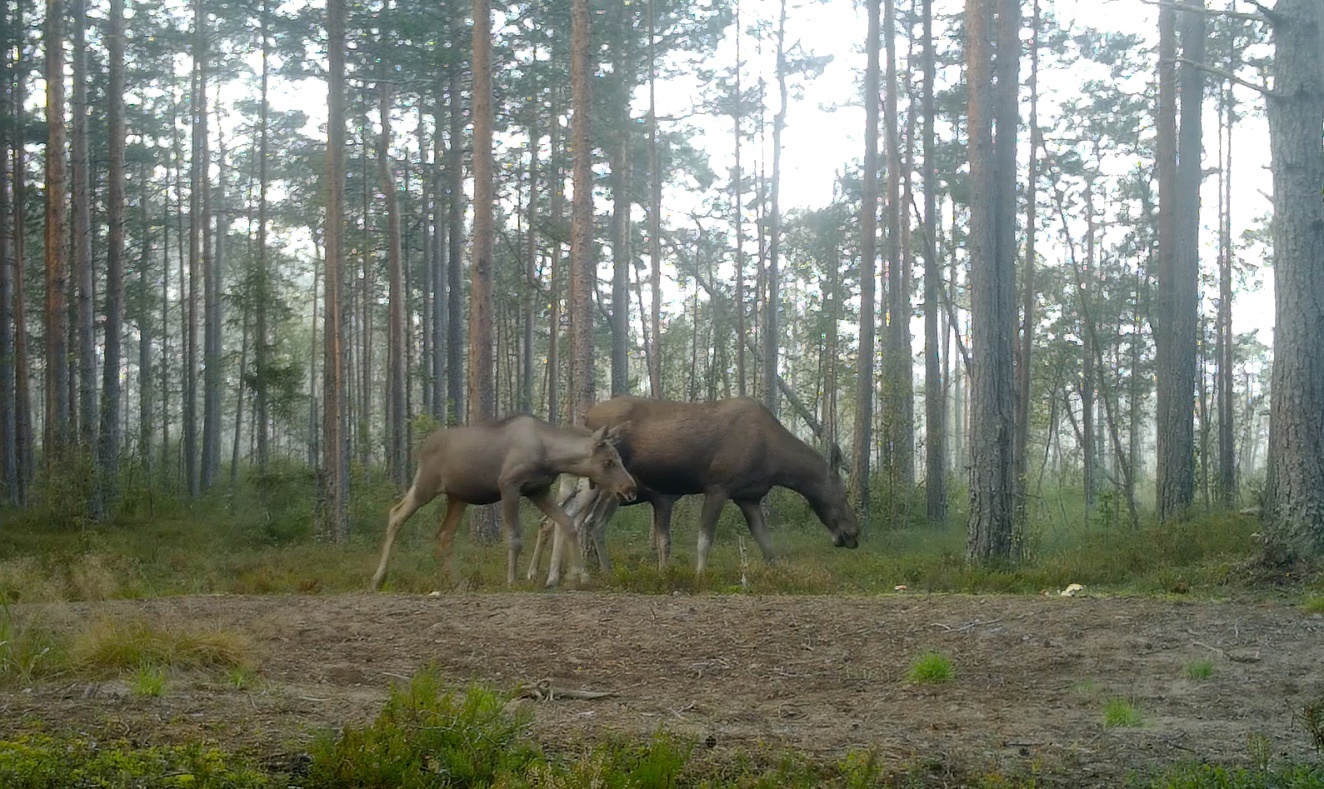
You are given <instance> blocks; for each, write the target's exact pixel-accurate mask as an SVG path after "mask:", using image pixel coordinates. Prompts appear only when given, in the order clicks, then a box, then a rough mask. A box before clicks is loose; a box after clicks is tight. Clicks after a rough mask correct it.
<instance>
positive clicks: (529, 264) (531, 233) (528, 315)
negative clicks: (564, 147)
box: [519, 45, 542, 414]
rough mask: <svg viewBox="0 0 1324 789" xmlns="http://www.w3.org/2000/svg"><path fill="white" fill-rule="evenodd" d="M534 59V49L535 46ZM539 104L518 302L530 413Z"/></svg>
mask: <svg viewBox="0 0 1324 789" xmlns="http://www.w3.org/2000/svg"><path fill="white" fill-rule="evenodd" d="M533 55H534V59H535V60H536V59H537V56H538V50H537V46H536V45H535V47H534V51H533ZM540 104H541V102H540V101H538V100H535V101H532V102H530V107H529V205H528V223H527V225H526V227H527V230H526V233H525V237H524V294H523V298H522V299H521V301H522V302H523V303H522V305H521V306H522V324H523V326H522V328H523V332H524V333H523V337H522V338H521V342H520V375H519V380H520V388H519V410H520V411H522V412H524V413H526V414H531V413H533V369H534V365H533V342H534V336H535V335H534V331H533V323H534V318H535V316H536V315H537V314H538V313H537V301H538V290H539V288H538V233H537V226H538V146H539V145H540V144H541V143H542V137H541V136H540V135H539V133H538V108H539V106H540Z"/></svg>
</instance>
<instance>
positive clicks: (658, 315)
mask: <svg viewBox="0 0 1324 789" xmlns="http://www.w3.org/2000/svg"><path fill="white" fill-rule="evenodd" d="M656 24H657V19H656V17H655V15H654V8H653V0H648V172H649V181H648V186H649V206H648V207H649V210H648V257H649V261H650V263H651V264H652V268H651V269H650V274H649V287H650V289H651V291H650V292H651V298H652V303H651V309H650V311H649V317H650V324H651V325H652V335H653V353H652V354H651V355H650V356H649V358H648V384H649V390H650V391H651V393H652V395H653V397H658V398H660V397H662V159H661V157H660V156H658V150H657V147H658V140H657V51H656V46H657V42H656V38H657V30H656Z"/></svg>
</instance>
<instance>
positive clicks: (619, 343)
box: [611, 3, 634, 397]
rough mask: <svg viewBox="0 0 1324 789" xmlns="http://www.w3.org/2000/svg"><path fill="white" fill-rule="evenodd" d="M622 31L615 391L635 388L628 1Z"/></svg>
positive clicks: (614, 191)
mask: <svg viewBox="0 0 1324 789" xmlns="http://www.w3.org/2000/svg"><path fill="white" fill-rule="evenodd" d="M616 16H617V20H618V21H619V27H618V29H617V31H616V33H617V39H616V45H615V47H613V50H612V79H613V81H615V83H616V84H615V88H616V91H617V95H616V97H615V101H614V104H615V115H616V118H615V121H616V122H615V127H616V128H615V129H613V130H612V133H613V134H614V135H615V137H616V139H615V140H614V141H613V142H614V143H615V144H614V145H613V147H612V153H611V196H612V211H611V393H612V396H613V397H614V396H616V395H620V394H625V393H626V392H628V391H629V390H630V268H629V267H630V260H631V255H630V143H631V139H632V135H631V133H630V132H631V128H632V124H631V122H630V99H629V91H630V87H631V86H632V85H633V83H634V78H633V66H634V64H633V62H631V59H632V58H633V57H634V53H633V52H632V51H631V47H630V40H631V36H632V34H633V32H634V25H633V24H631V22H632V20H633V17H634V6H633V5H631V4H629V3H623V4H622V5H621V6H620V7H619V8H618V9H617V11H616Z"/></svg>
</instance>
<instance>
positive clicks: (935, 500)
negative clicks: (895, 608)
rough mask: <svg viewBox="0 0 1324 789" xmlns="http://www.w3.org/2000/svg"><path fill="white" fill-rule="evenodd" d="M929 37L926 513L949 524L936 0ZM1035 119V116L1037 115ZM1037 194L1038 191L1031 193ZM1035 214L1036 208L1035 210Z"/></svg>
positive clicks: (926, 23)
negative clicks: (940, 321) (936, 127)
mask: <svg viewBox="0 0 1324 789" xmlns="http://www.w3.org/2000/svg"><path fill="white" fill-rule="evenodd" d="M922 13H923V19H922V25H923V38H924V64H923V72H924V76H923V80H924V88H923V91H924V98H923V106H922V107H921V112H922V113H923V115H924V128H923V132H922V134H923V136H924V174H923V180H924V184H923V185H924V234H925V238H926V241H927V243H926V245H925V251H924V449H925V463H924V465H925V485H924V487H925V499H926V501H925V514H926V516H927V518H928V521H929V523H930V524H933V525H940V524H943V523H946V522H947V468H948V466H947V419H946V415H947V382H946V378H945V377H944V376H943V369H942V367H943V365H942V361H943V357H944V356H945V352H940V350H939V349H940V347H941V345H940V337H939V334H938V307H939V304H938V301H939V298H940V293H941V291H942V287H943V281H942V277H943V275H942V261H941V259H940V258H939V256H938V233H937V229H938V222H939V221H940V220H939V217H938V204H937V200H938V167H937V162H936V160H935V153H934V137H935V135H934V128H933V127H934V114H935V110H934V95H933V94H934V81H935V77H936V61H937V55H936V53H935V50H936V48H937V42H936V41H934V40H933V0H924V3H923V12H922ZM1032 117H1033V116H1032ZM1031 193H1033V192H1031ZM1031 210H1033V209H1031Z"/></svg>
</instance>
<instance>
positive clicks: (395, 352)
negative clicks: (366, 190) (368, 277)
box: [377, 81, 409, 485]
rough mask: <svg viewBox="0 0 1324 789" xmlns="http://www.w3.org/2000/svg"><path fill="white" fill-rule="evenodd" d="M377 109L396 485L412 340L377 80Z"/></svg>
mask: <svg viewBox="0 0 1324 789" xmlns="http://www.w3.org/2000/svg"><path fill="white" fill-rule="evenodd" d="M377 91H378V96H377V102H378V104H377V108H378V112H379V114H380V118H381V137H380V140H379V142H378V144H377V164H378V168H379V169H380V171H381V179H382V194H384V195H385V196H386V227H387V230H386V255H387V279H388V285H387V311H388V312H389V314H390V317H389V320H388V323H387V345H386V353H387V362H386V369H387V375H386V404H387V406H388V408H387V411H386V419H387V430H386V434H387V443H386V447H387V449H386V465H387V469H388V473H389V474H390V476H391V481H392V482H394V483H395V484H396V485H403V484H404V483H405V482H406V475H407V474H408V473H409V448H408V445H407V442H406V440H405V423H406V422H407V420H408V418H409V415H408V414H407V413H405V392H406V390H407V387H408V384H407V382H406V379H405V352H406V343H408V342H409V339H408V338H407V337H406V336H405V302H406V300H407V299H408V296H407V294H406V293H405V271H404V262H403V260H402V252H401V250H400V245H401V242H400V198H399V195H398V194H397V193H396V186H395V175H394V173H392V172H391V150H390V146H391V85H390V83H388V82H385V81H382V82H378V83H377Z"/></svg>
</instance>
